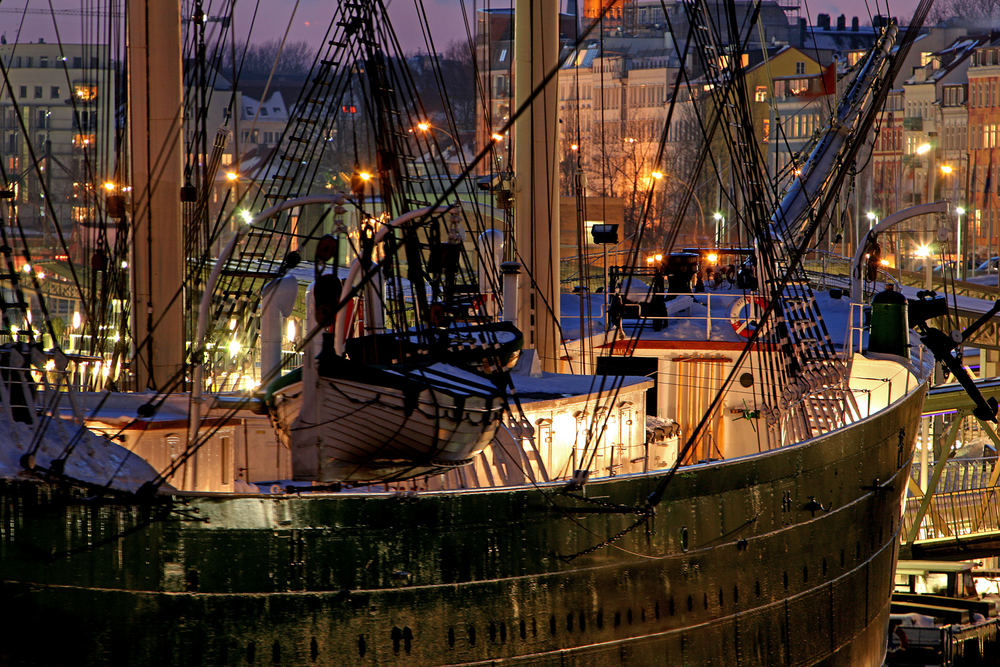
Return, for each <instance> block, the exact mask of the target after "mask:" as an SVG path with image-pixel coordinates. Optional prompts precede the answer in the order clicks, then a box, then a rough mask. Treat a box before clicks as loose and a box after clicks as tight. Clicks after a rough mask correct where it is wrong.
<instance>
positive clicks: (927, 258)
mask: <svg viewBox="0 0 1000 667" xmlns="http://www.w3.org/2000/svg"><path fill="white" fill-rule="evenodd" d="M913 254H914V255H915V256H917V257H920V258H922V259H923V260H924V288H925V289H933V288H934V285H933V282H934V281H933V277H932V276H931V247H930V245H929V244H927V243H924V244H922V245H920V246H919V247H918V248H917V250H916V252H914V253H913Z"/></svg>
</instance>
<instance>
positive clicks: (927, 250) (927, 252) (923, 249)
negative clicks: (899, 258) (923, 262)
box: [913, 243, 931, 258]
mask: <svg viewBox="0 0 1000 667" xmlns="http://www.w3.org/2000/svg"><path fill="white" fill-rule="evenodd" d="M913 254H914V255H916V256H917V257H921V258H923V257H930V256H931V247H930V246H929V245H927V244H926V243H924V244H922V245H920V246H917V250H916V252H914V253H913Z"/></svg>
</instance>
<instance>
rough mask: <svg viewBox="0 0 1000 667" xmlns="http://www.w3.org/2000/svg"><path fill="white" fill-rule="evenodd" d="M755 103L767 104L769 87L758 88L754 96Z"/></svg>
mask: <svg viewBox="0 0 1000 667" xmlns="http://www.w3.org/2000/svg"><path fill="white" fill-rule="evenodd" d="M753 101H754V102H767V86H757V88H756V89H754V94H753Z"/></svg>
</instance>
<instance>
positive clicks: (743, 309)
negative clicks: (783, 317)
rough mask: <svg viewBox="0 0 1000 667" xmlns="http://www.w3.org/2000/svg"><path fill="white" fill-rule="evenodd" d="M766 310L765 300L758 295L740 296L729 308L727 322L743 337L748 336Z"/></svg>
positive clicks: (755, 328) (754, 329)
mask: <svg viewBox="0 0 1000 667" xmlns="http://www.w3.org/2000/svg"><path fill="white" fill-rule="evenodd" d="M765 310H767V301H766V300H765V299H764V298H763V297H759V296H741V297H740V298H738V299H736V301H734V302H733V307H732V308H730V309H729V323H730V324H731V325H732V326H733V331H735V332H736V333H737V334H739V335H740V336H743V337H744V338H749V337H750V336H752V335H753V332H754V331H756V330H757V327H758V326H759V324H758V321H759V320H760V318H761V316H763V314H764V311H765Z"/></svg>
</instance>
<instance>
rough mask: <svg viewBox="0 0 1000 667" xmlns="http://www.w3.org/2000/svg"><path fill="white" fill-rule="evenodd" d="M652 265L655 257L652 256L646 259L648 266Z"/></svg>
mask: <svg viewBox="0 0 1000 667" xmlns="http://www.w3.org/2000/svg"><path fill="white" fill-rule="evenodd" d="M652 263H653V256H652V255H650V256H649V257H647V258H646V264H652Z"/></svg>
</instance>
